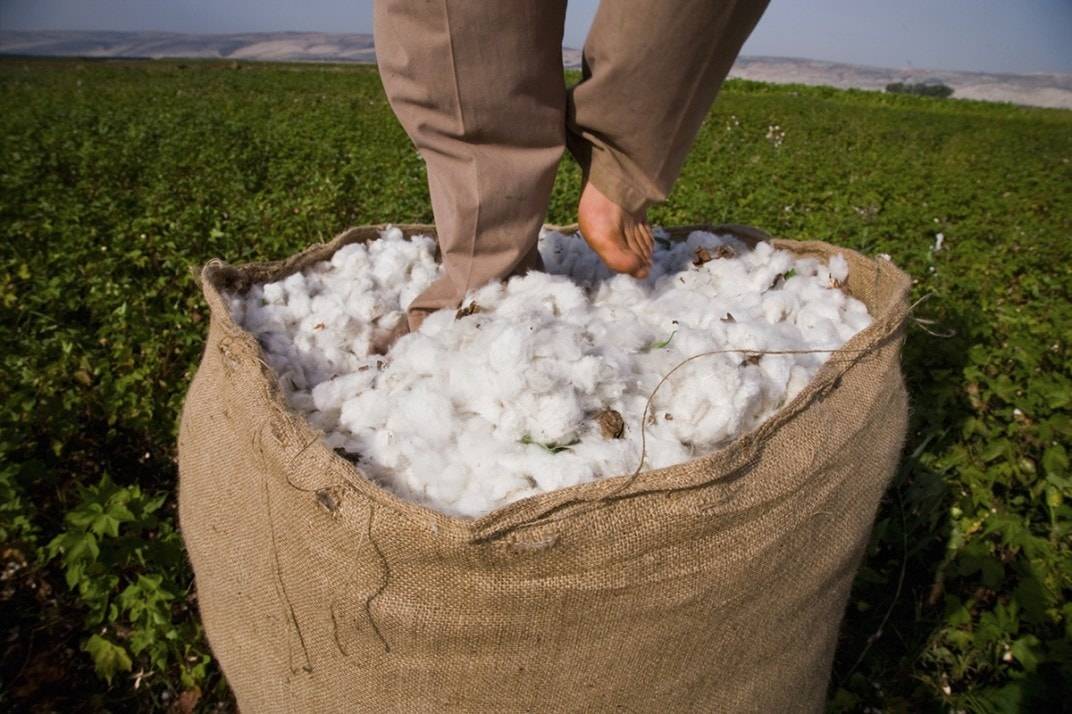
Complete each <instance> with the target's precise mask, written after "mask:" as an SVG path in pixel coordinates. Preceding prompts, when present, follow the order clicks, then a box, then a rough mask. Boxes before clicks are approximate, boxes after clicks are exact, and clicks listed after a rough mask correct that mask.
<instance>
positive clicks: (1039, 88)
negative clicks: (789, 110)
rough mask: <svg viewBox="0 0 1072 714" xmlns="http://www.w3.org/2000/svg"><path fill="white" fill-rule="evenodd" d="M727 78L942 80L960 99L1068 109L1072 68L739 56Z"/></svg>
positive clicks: (856, 84) (873, 84)
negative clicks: (1043, 70) (983, 68)
mask: <svg viewBox="0 0 1072 714" xmlns="http://www.w3.org/2000/svg"><path fill="white" fill-rule="evenodd" d="M730 76H731V77H739V78H741V79H752V80H756V81H759V82H774V83H777V84H786V83H794V84H822V85H827V86H831V87H840V88H842V89H850V88H852V89H878V90H881V89H884V88H885V87H886V85H887V84H890V83H891V82H904V83H906V84H908V83H917V82H941V83H942V84H945V85H947V86H949V87H952V88H953V96H954V97H955V98H958V99H981V100H984V101H992V102H1013V103H1015V104H1027V105H1031V106H1037V107H1055V108H1058V109H1072V73H1060V74H995V73H989V72H958V71H953V70H940V69H915V68H909V69H889V68H884V67H868V66H865V65H856V64H841V63H838V62H822V61H819V60H807V59H793V58H786V57H739V58H738V59H737V62H736V64H734V66H733V69H732V70H731V71H730Z"/></svg>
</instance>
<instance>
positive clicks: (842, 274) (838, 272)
mask: <svg viewBox="0 0 1072 714" xmlns="http://www.w3.org/2000/svg"><path fill="white" fill-rule="evenodd" d="M828 266H829V268H830V277H832V278H833V279H834V280H836V281H838V283H841V284H844V283H845V281H846V280H848V278H849V262H848V261H847V260H845V256H843V255H842V254H841V253H838V254H836V255H834V256H833V257H831V258H830V262H829V263H828Z"/></svg>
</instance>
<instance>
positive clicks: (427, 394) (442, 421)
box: [387, 385, 454, 446]
mask: <svg viewBox="0 0 1072 714" xmlns="http://www.w3.org/2000/svg"><path fill="white" fill-rule="evenodd" d="M453 421H454V410H453V408H452V407H451V404H450V400H449V399H447V398H445V397H443V396H442V395H440V394H439V393H438V392H436V391H435V390H433V389H431V388H429V387H428V386H423V385H422V386H417V387H414V388H413V389H412V390H410V391H408V392H404V393H402V394H401V395H399V396H398V397H397V399H396V401H395V403H394V405H393V409H392V410H391V411H390V413H389V414H388V415H387V428H388V429H391V430H392V431H397V432H400V433H401V432H406V433H409V434H416V435H419V436H420V437H421V438H423V439H425V440H427V441H428V442H429V443H431V444H434V445H436V446H441V445H444V444H446V442H447V441H449V440H450V436H451V432H452V426H453V424H452V423H453Z"/></svg>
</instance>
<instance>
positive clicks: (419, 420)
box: [229, 229, 871, 517]
mask: <svg viewBox="0 0 1072 714" xmlns="http://www.w3.org/2000/svg"><path fill="white" fill-rule="evenodd" d="M656 235H657V246H656V250H655V254H654V257H653V261H654V262H653V267H652V270H651V273H650V275H649V276H648V277H647V278H646V279H644V280H637V279H634V278H632V277H629V276H625V275H614V274H612V273H610V271H608V270H607V269H606V268H605V267H603V265H602V263H601V262H600V260H599V258H598V257H597V256H596V255H595V254H594V253H593V252H592V251H591V250H590V249H589V248H588V246H587V245H586V244H585V242H584V241H583V239H582V238H581V237H580V236H578V235H563V234H561V233H555V232H549V231H545V232H544V233H543V234H542V235H541V236H540V244H539V248H540V253H541V255H542V256H543V259H544V263H545V270H546V272H530V273H528V274H527V275H525V276H519V277H514V278H511V279H510V280H509V281H507V282H506V283H505V284H500V283H493V284H489V285H486V286H484V287H482V288H479V289H477V290H474V291H472V292H471V293H470V294H469V295H468V296H467V298H466V300H465V301H464V303H463V306H462V309H460V310H457V311H455V310H441V311H439V312H436V313H434V314H432V315H430V316H429V317H428V318H427V319H426V320H425V321H424V323H423V324H422V325H421V327H420V329H419V330H418V331H417V332H414V333H410V334H407V335H405V336H403V337H402V338H400V339H399V340H398V341H397V342H396V343H395V344H394V346H393V347H392V348H391V350H390V351H389V352H388V353H387V354H386V355H375V354H371V353H370V342H371V341H372V339H373V338H374V337H375V336H376V335H377V334H380V333H382V332H383V331H389V330H390V329H391V328H392V327H394V326H395V325H396V324H397V322H398V321H399V320H404V319H405V312H404V307H405V306H406V305H408V304H409V302H410V300H412V299H413V297H414V296H416V295H417V294H418V293H420V292H421V291H422V290H423V289H424V288H425V287H426V286H427V285H428V284H429V283H430V282H431V281H432V280H433V279H434V278H435V277H436V275H437V273H438V270H439V268H438V266H437V264H436V263H435V260H434V249H435V243H434V240H433V239H432V238H429V237H424V236H419V237H415V238H412V239H405V238H403V236H402V233H401V231H399V230H397V229H389V230H387V231H384V233H383V234H382V237H381V238H380V240H376V241H372V242H370V243H367V244H364V243H354V244H350V245H347V246H345V247H343V248H342V249H340V250H338V251H337V252H336V253H335V254H334V255H333V256H332V258H331V260H330V261H323V262H320V263H317V264H316V265H314V266H312V267H310V268H308V269H306V270H305V271H303V272H301V273H295V274H293V275H291V276H289V277H287V278H286V279H284V280H281V281H279V282H274V283H266V284H261V285H254V286H253V287H251V288H250V289H249V290H248V291H246V292H244V293H242V294H233V295H230V296H229V298H230V308H231V312H232V315H233V317H234V318H235V320H236V321H237V322H238V323H239V324H241V325H243V326H244V327H245V328H246V329H247V330H249V331H251V332H252V333H253V334H255V335H256V336H257V337H258V339H259V340H260V343H261V345H262V347H263V349H264V352H265V355H266V358H267V361H268V362H269V364H270V365H271V366H272V368H273V369H274V370H275V371H276V373H277V374H278V376H279V381H280V383H281V385H282V389H283V392H284V393H285V396H286V399H287V401H288V403H289V404H290V406H291V407H292V408H293V409H294V410H296V411H297V412H299V413H300V414H302V415H304V416H305V417H306V418H307V419H308V421H309V423H310V424H311V425H312V426H313V427H314V428H315V429H317V430H319V431H321V432H322V433H323V435H324V437H323V438H324V440H325V442H326V443H327V445H328V446H329V447H331V448H333V449H336V450H337V451H338V452H339V453H341V454H344V455H346V456H347V457H348V458H350V459H352V460H354V461H355V462H357V463H358V464H359V466H360V468H361V469H362V470H363V471H364V472H365V473H366V474H367V475H368V476H369V477H370V478H373V479H375V480H376V481H377V482H378V483H380V484H381V485H382V486H384V487H385V488H388V489H390V490H392V491H394V492H395V493H397V494H398V495H400V496H402V497H404V498H408V499H411V500H414V501H417V502H420V503H423V504H425V505H428V506H430V507H432V508H435V509H438V510H440V511H442V512H445V513H449V514H452V515H460V516H470V517H476V516H480V515H482V514H484V513H487V512H489V511H491V510H493V509H495V508H498V507H500V506H503V505H505V504H507V503H510V502H512V501H516V500H518V499H521V498H524V497H526V496H530V495H533V494H537V493H542V492H546V491H551V490H554V489H559V488H563V487H566V486H570V485H574V484H578V483H582V482H585V481H589V480H592V479H597V478H602V477H607V476H617V475H625V474H630V473H632V472H633V471H634V470H636V468H637V466H638V464H639V461H640V457H641V429H640V426H641V419H642V415H643V413H644V408H645V404H646V402H647V399H648V396H649V394H650V393H651V391H652V390H653V389H654V388H655V386H656V385H657V384H658V383H659V380H660V379H661V378H662V377H663V375H665V374H666V373H667V372H669V371H670V370H671V369H673V368H674V367H675V366H676V365H678V364H679V363H680V362H681V361H682V360H684V359H686V358H687V357H689V356H692V355H695V354H697V353H701V352H708V351H715V350H726V349H732V350H736V351H733V352H726V353H723V354H715V355H710V356H706V357H704V358H701V359H697V360H693V361H692V362H690V363H688V364H686V365H685V366H683V367H682V368H680V369H678V370H677V371H676V372H675V373H674V374H673V376H672V377H671V378H670V379H669V380H667V382H666V383H665V384H663V385H662V387H661V388H660V389H659V390H658V391H657V392H656V395H655V397H654V399H653V401H652V404H651V408H650V410H649V417H648V419H647V424H646V426H645V431H646V448H645V457H644V468H660V467H664V466H670V465H673V464H678V463H681V462H683V461H687V460H689V459H691V458H694V457H696V456H698V455H701V454H704V453H705V452H710V451H712V450H714V449H717V448H718V447H719V446H721V445H724V444H725V443H726V442H728V441H730V440H732V439H734V438H735V437H737V436H740V435H741V434H744V433H746V432H748V431H750V430H752V429H754V428H755V427H756V426H757V425H758V424H760V423H761V422H762V421H763V420H765V419H766V418H768V417H769V416H770V415H771V414H772V413H774V412H775V411H776V410H777V409H778V408H779V407H781V406H782V405H783V404H785V403H786V402H787V401H788V400H790V399H792V398H793V397H794V396H795V395H796V394H797V393H798V392H799V391H800V390H801V389H802V388H803V387H804V386H805V385H806V384H807V383H808V382H809V381H810V380H811V379H812V377H813V376H814V375H815V373H816V371H817V370H818V369H819V367H820V366H821V365H822V364H823V362H824V361H825V360H826V359H827V357H828V356H829V353H830V352H831V351H833V350H836V349H837V348H838V347H840V346H841V345H843V344H844V343H845V342H846V341H847V340H848V339H849V338H851V337H852V336H853V335H854V334H856V333H857V332H858V331H860V330H862V329H863V328H865V327H866V326H867V325H868V324H869V323H870V320H871V318H870V316H869V315H868V312H867V308H866V307H865V306H864V305H863V303H861V302H860V301H858V300H856V299H854V298H851V297H849V296H847V295H846V294H845V293H844V292H843V291H842V290H840V285H841V284H842V283H843V282H844V281H845V279H846V276H847V273H848V265H847V263H846V261H845V260H844V259H843V258H842V257H841V256H840V255H838V256H835V257H834V258H833V259H831V260H830V261H829V264H823V263H821V262H820V261H819V260H816V259H814V258H807V257H798V256H796V255H795V254H793V253H791V252H789V251H785V250H779V249H775V248H774V247H772V246H771V245H770V244H769V243H765V242H761V243H759V244H757V245H756V246H755V248H754V249H751V250H749V249H748V247H747V246H746V245H745V244H744V243H742V242H741V241H739V240H737V239H736V238H733V237H727V236H717V235H713V234H711V233H706V232H700V231H697V232H693V233H692V234H691V235H690V236H689V237H688V240H687V241H682V242H676V243H671V242H669V241H667V240H665V238H664V236H663V235H661V234H660V233H659V232H656ZM792 350H827V351H826V352H823V351H818V352H805V353H801V354H763V353H764V352H767V351H792Z"/></svg>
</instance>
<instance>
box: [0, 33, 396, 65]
mask: <svg viewBox="0 0 1072 714" xmlns="http://www.w3.org/2000/svg"><path fill="white" fill-rule="evenodd" d="M0 54H8V55H12V54H17V55H36V56H52V57H70V56H75V57H150V58H154V59H155V58H160V57H189V58H206V59H212V58H215V59H224V58H225V59H239V60H261V61H268V62H289V61H307V62H375V61H376V53H375V51H374V50H373V48H372V35H368V34H338V33H327V32H248V33H238V34H227V35H190V34H182V33H175V32H45V31H42V32H36V31H35V32H19V31H5V30H0Z"/></svg>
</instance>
